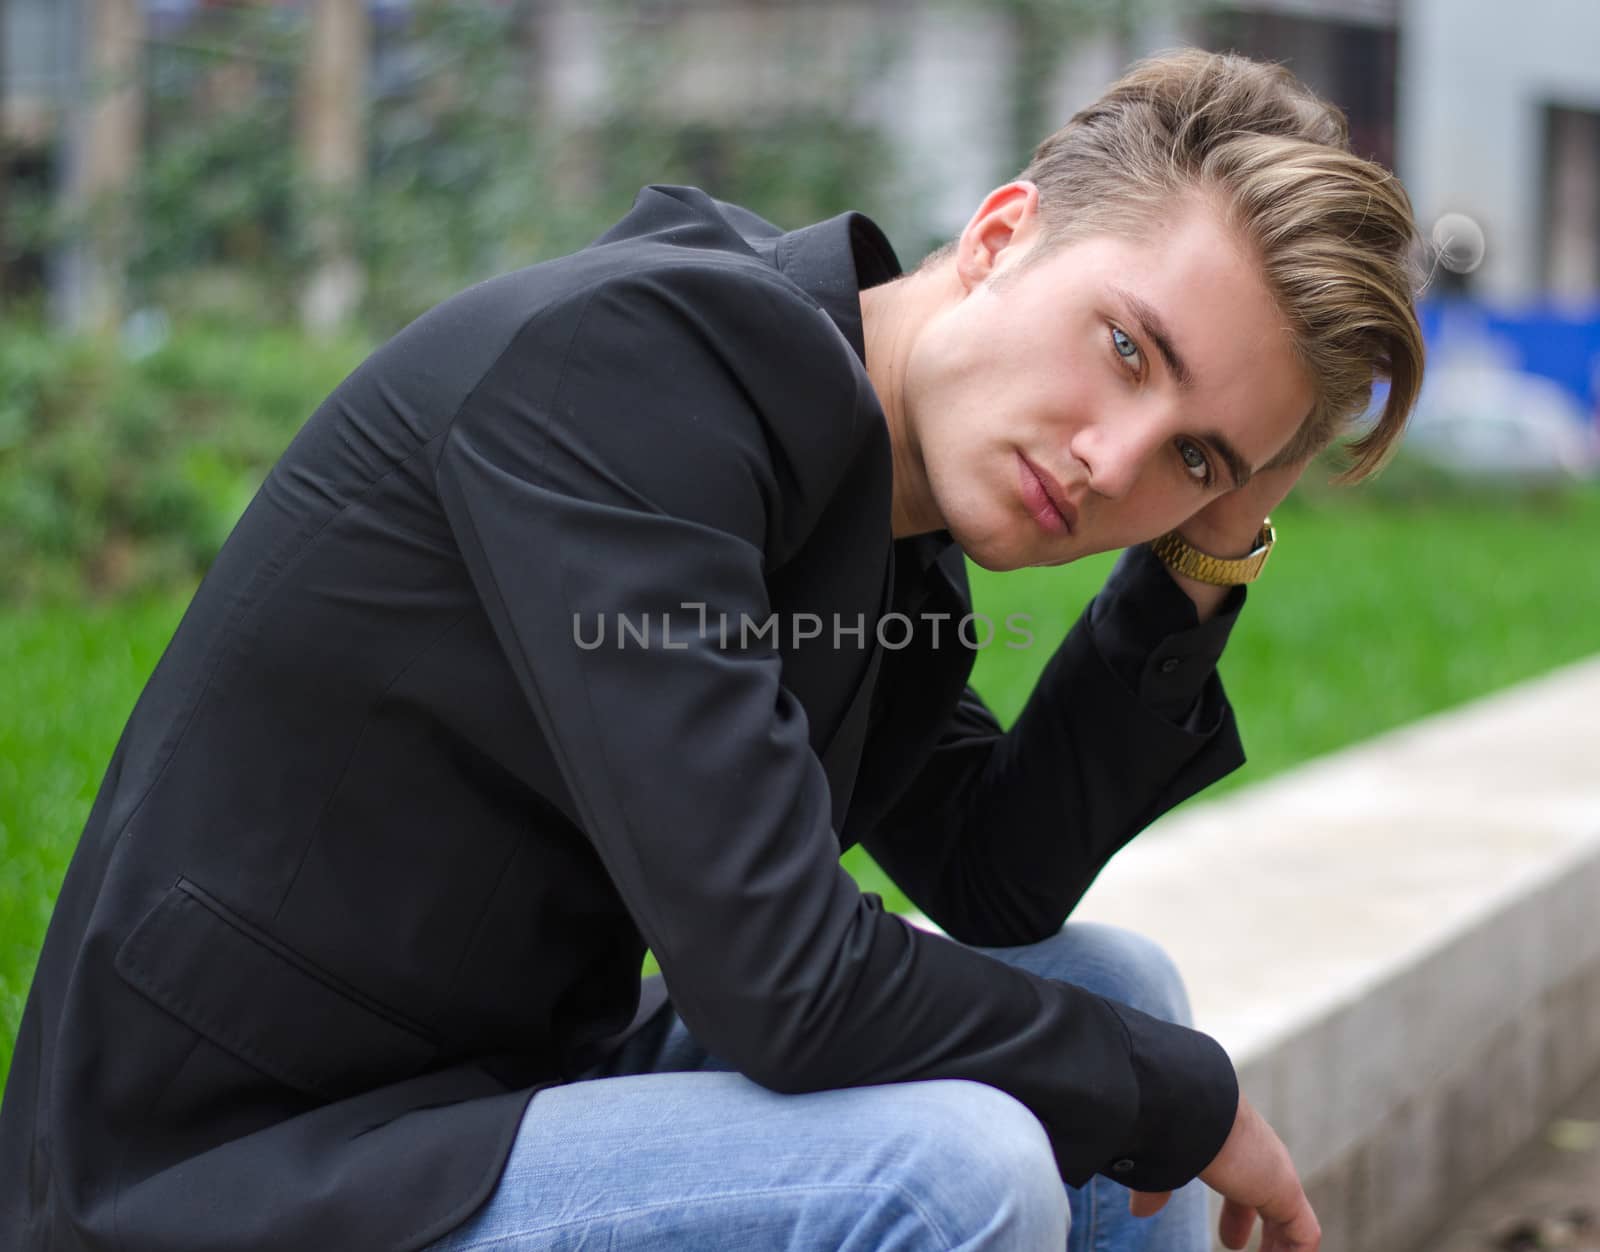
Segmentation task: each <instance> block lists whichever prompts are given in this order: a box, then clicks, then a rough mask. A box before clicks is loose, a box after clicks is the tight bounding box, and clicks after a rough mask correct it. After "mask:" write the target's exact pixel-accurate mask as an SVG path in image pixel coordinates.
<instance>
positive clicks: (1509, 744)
mask: <svg viewBox="0 0 1600 1252" xmlns="http://www.w3.org/2000/svg"><path fill="white" fill-rule="evenodd" d="M1441 646H1448V642H1447V641H1441ZM1245 731H1246V734H1248V727H1246V728H1245ZM1597 915H1600V657H1596V658H1594V659H1591V660H1588V661H1585V662H1582V663H1579V664H1577V665H1574V666H1570V667H1568V668H1565V669H1562V670H1559V671H1556V672H1554V673H1551V674H1549V675H1548V676H1546V677H1544V678H1541V679H1538V680H1535V681H1533V682H1529V683H1526V684H1523V685H1521V686H1518V687H1516V688H1513V689H1510V690H1507V691H1504V692H1502V693H1499V694H1497V695H1494V696H1491V697H1489V698H1487V699H1483V700H1480V701H1477V702H1475V703H1473V704H1471V705H1468V706H1464V707H1462V708H1459V709H1456V710H1453V711H1451V712H1448V713H1445V714H1441V715H1439V716H1436V717H1432V718H1429V719H1427V720H1425V721H1422V722H1419V723H1415V724H1413V725H1410V726H1407V727H1405V728H1403V729H1401V730H1398V731H1395V732H1393V733H1390V734H1386V735H1384V736H1382V737H1380V738H1377V739H1374V740H1371V741H1368V742H1366V743H1363V744H1361V745H1359V746H1356V747H1353V748H1350V749H1348V750H1345V751H1341V752H1339V753H1337V754H1334V755H1331V756H1328V757H1325V758H1322V759H1319V760H1317V761H1315V762H1312V763H1310V764H1307V765H1305V766H1303V767H1301V768H1298V769H1296V770H1294V771H1292V772H1289V773H1286V774H1283V775H1280V776H1278V777H1276V778H1274V779H1272V780H1270V781H1268V782H1265V783H1262V784H1260V785H1258V786H1255V787H1252V788H1249V789H1247V790H1245V791H1241V792H1237V793H1234V794H1231V795H1228V796H1225V797H1222V798H1220V799H1218V800H1216V801H1212V802H1202V803H1197V804H1193V805H1190V806H1188V807H1186V808H1185V809H1184V810H1183V811H1181V812H1179V813H1177V814H1173V815H1170V816H1169V817H1168V818H1165V819H1163V820H1162V821H1161V822H1159V823H1157V824H1156V825H1155V826H1153V827H1152V828H1151V829H1150V830H1149V831H1148V832H1146V833H1145V834H1144V835H1141V836H1140V837H1139V839H1137V840H1136V841H1135V842H1134V843H1133V844H1132V845H1130V846H1129V847H1128V848H1126V849H1125V850H1124V851H1123V852H1121V853H1120V854H1119V855H1118V856H1117V857H1116V859H1115V860H1114V861H1113V862H1112V864H1111V865H1110V866H1108V867H1107V869H1106V871H1105V872H1104V873H1103V874H1102V875H1101V877H1100V879H1099V881H1098V882H1096V884H1095V885H1094V887H1093V889H1092V890H1091V891H1090V893H1089V895H1088V896H1087V897H1086V899H1085V900H1084V902H1083V904H1082V905H1081V906H1080V908H1079V910H1078V911H1077V912H1076V913H1075V914H1074V917H1079V918H1086V919H1093V920H1098V921H1106V922H1113V923H1116V924H1117V925H1121V926H1126V927H1129V928H1131V929H1134V930H1137V931H1140V932H1142V933H1144V934H1147V935H1149V936H1151V937H1152V938H1154V939H1156V940H1158V941H1159V942H1160V943H1162V944H1163V945H1164V946H1165V947H1166V949H1167V950H1168V951H1169V952H1170V953H1172V955H1173V956H1174V958H1175V959H1176V960H1177V962H1178V964H1179V966H1180V968H1181V969H1182V970H1183V972H1184V975H1185V977H1186V979H1187V980H1188V984H1189V988H1190V993H1191V997H1192V1000H1193V1003H1194V1007H1195V1013H1196V1019H1197V1022H1198V1024H1199V1025H1200V1027H1201V1028H1202V1029H1204V1030H1207V1031H1208V1032H1209V1033H1211V1034H1213V1035H1214V1036H1216V1037H1217V1038H1218V1039H1219V1040H1220V1041H1221V1042H1222V1044H1223V1045H1224V1046H1225V1047H1226V1048H1227V1049H1228V1051H1229V1053H1230V1055H1231V1056H1232V1057H1233V1058H1234V1060H1235V1063H1236V1064H1237V1065H1238V1067H1239V1070H1240V1078H1241V1082H1242V1084H1243V1086H1244V1089H1245V1091H1246V1092H1247V1093H1248V1094H1249V1096H1250V1098H1251V1100H1252V1101H1253V1102H1254V1103H1255V1104H1256V1105H1257V1106H1258V1107H1259V1108H1260V1109H1261V1110H1262V1112H1263V1113H1264V1114H1265V1115H1266V1117H1267V1118H1268V1120H1269V1121H1271V1123H1272V1124H1273V1126H1274V1127H1276V1128H1277V1130H1278V1132H1279V1133H1280V1134H1281V1135H1282V1136H1283V1138H1284V1140H1285V1142H1286V1143H1287V1144H1288V1146H1289V1149H1290V1151H1291V1152H1292V1154H1293V1155H1294V1159H1295V1162H1296V1164H1297V1165H1298V1167H1299V1168H1300V1171H1301V1175H1302V1177H1304V1178H1305V1179H1306V1181H1307V1185H1308V1190H1309V1191H1310V1194H1311V1197H1312V1201H1313V1203H1314V1205H1315V1207H1316V1209H1317V1213H1318V1216H1319V1218H1320V1219H1321V1221H1322V1224H1323V1228H1324V1231H1325V1240H1324V1243H1323V1250H1324V1252H1397V1250H1399V1249H1404V1248H1406V1247H1409V1246H1412V1245H1414V1244H1415V1243H1416V1242H1417V1240H1418V1239H1420V1238H1421V1237H1422V1236H1423V1235H1424V1234H1425V1233H1426V1232H1428V1231H1429V1230H1432V1229H1434V1228H1436V1227H1437V1226H1438V1224H1439V1223H1440V1222H1441V1221H1442V1220H1443V1219H1444V1218H1445V1216H1446V1214H1447V1212H1448V1211H1449V1208H1450V1206H1451V1205H1452V1204H1453V1203H1454V1202H1455V1201H1456V1200H1457V1199H1458V1198H1459V1197H1461V1196H1463V1195H1465V1194H1466V1193H1468V1192H1469V1191H1470V1190H1471V1189H1472V1188H1473V1187H1474V1186H1475V1185H1476V1184H1477V1183H1478V1182H1479V1181H1480V1180H1481V1179H1483V1178H1484V1177H1486V1176H1487V1175H1488V1174H1489V1173H1490V1171H1492V1170H1493V1169H1495V1167H1497V1166H1499V1165H1500V1164H1501V1163H1502V1162H1504V1161H1505V1160H1507V1159H1508V1158H1509V1157H1510V1156H1512V1155H1513V1154H1514V1153H1515V1151H1516V1150H1517V1149H1518V1147H1519V1146H1521V1145H1522V1144H1523V1143H1524V1142H1525V1141H1527V1140H1528V1139H1530V1138H1531V1137H1532V1136H1533V1135H1534V1134H1535V1133H1536V1132H1537V1131H1538V1130H1539V1128H1540V1127H1542V1126H1544V1125H1545V1124H1546V1122H1547V1120H1548V1119H1549V1117H1550V1116H1551V1115H1552V1114H1553V1113H1554V1112H1555V1111H1556V1110H1557V1109H1558V1108H1559V1107H1560V1105H1561V1103H1562V1102H1563V1100H1565V1099H1567V1098H1568V1097H1570V1096H1571V1095H1572V1094H1573V1093H1574V1092H1575V1091H1577V1090H1578V1089H1579V1087H1580V1086H1581V1085H1582V1084H1583V1082H1584V1080H1585V1079H1586V1078H1588V1077H1589V1076H1590V1075H1591V1074H1592V1073H1593V1072H1594V1070H1595V1069H1596V1067H1597V1066H1600V916H1597Z"/></svg>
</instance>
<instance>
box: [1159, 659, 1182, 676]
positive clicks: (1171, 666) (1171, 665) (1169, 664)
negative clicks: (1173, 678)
mask: <svg viewBox="0 0 1600 1252" xmlns="http://www.w3.org/2000/svg"><path fill="white" fill-rule="evenodd" d="M1182 664H1183V662H1182V661H1180V660H1179V659H1178V658H1177V657H1175V656H1169V657H1168V658H1167V659H1166V660H1165V661H1163V662H1161V672H1162V673H1163V674H1170V673H1172V672H1173V670H1175V669H1177V668H1178V666H1180V665H1182Z"/></svg>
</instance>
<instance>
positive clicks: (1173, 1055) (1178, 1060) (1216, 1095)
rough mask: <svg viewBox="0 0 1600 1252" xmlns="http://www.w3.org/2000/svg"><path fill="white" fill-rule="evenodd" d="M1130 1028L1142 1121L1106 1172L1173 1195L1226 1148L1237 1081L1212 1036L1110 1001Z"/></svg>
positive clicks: (1142, 1188) (1141, 1188) (1131, 1183)
mask: <svg viewBox="0 0 1600 1252" xmlns="http://www.w3.org/2000/svg"><path fill="white" fill-rule="evenodd" d="M1107 1003H1109V1004H1110V1005H1111V1008H1112V1010H1113V1011H1114V1012H1115V1013H1116V1014H1117V1016H1118V1017H1120V1018H1121V1019H1122V1024H1123V1026H1125V1027H1126V1028H1127V1031H1128V1038H1129V1048H1130V1054H1131V1056H1132V1060H1133V1072H1134V1076H1135V1078H1136V1079H1137V1081H1138V1084H1139V1116H1138V1118H1137V1119H1136V1120H1135V1122H1134V1125H1133V1130H1132V1131H1131V1132H1130V1133H1129V1136H1128V1139H1127V1142H1125V1143H1124V1144H1123V1145H1122V1148H1121V1150H1120V1151H1119V1152H1118V1153H1117V1155H1116V1156H1115V1158H1113V1160H1112V1161H1111V1162H1110V1163H1108V1164H1107V1165H1106V1166H1105V1168H1103V1169H1102V1170H1101V1171H1100V1172H1101V1173H1102V1174H1104V1175H1105V1176H1106V1177H1108V1178H1111V1179H1113V1180H1114V1181H1116V1182H1120V1183H1121V1184H1122V1185H1123V1186H1125V1187H1132V1188H1134V1189H1135V1190H1137V1191H1172V1190H1174V1189H1176V1188H1178V1187H1181V1186H1183V1185H1184V1184H1185V1183H1186V1182H1189V1181H1190V1180H1191V1179H1193V1178H1194V1177H1195V1176H1196V1175H1198V1174H1199V1173H1200V1171H1201V1170H1203V1169H1205V1168H1206V1166H1208V1165H1210V1164H1211V1162H1212V1161H1214V1160H1215V1159H1216V1157H1217V1153H1218V1152H1220V1151H1222V1145H1223V1144H1224V1143H1226V1142H1227V1139H1228V1135H1229V1134H1230V1133H1231V1132H1232V1130H1233V1123H1234V1119H1235V1117H1236V1116H1237V1115H1238V1111H1239V1079H1238V1076H1237V1075H1236V1074H1235V1073H1234V1071H1233V1062H1232V1061H1231V1060H1229V1059H1228V1054H1227V1053H1226V1052H1224V1051H1223V1050H1222V1045H1221V1044H1220V1043H1218V1042H1217V1041H1216V1040H1215V1039H1213V1038H1211V1036H1210V1035H1204V1034H1201V1033H1200V1032H1199V1031H1198V1030H1190V1029H1189V1028H1188V1027H1186V1026H1175V1025H1173V1024H1172V1023H1171V1022H1164V1021H1162V1020H1160V1019H1159V1018H1156V1017H1151V1016H1150V1015H1149V1014H1147V1013H1141V1012H1139V1010H1137V1009H1134V1008H1129V1007H1128V1006H1127V1005H1125V1004H1118V1003H1116V1002H1114V1001H1107Z"/></svg>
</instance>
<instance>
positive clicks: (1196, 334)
mask: <svg viewBox="0 0 1600 1252" xmlns="http://www.w3.org/2000/svg"><path fill="white" fill-rule="evenodd" d="M1021 186H1023V187H1026V186H1027V185H1026V184H1021ZM1000 195H1001V193H996V194H995V196H991V197H990V200H989V201H986V202H985V205H986V208H987V207H988V206H990V205H992V204H995V203H996V197H997V196H1000ZM1034 203H1036V202H1035V201H1034V200H1032V198H1031V197H1029V196H1027V195H1026V194H1024V198H1023V203H1021V205H1020V207H1019V206H1018V205H1016V204H1010V203H1009V202H1007V201H1005V200H1004V199H1002V200H1001V201H1000V202H999V208H998V209H997V220H996V222H995V223H992V224H990V225H989V226H983V224H982V218H983V211H982V210H980V214H979V217H978V218H976V219H974V225H973V226H969V227H968V232H967V235H964V236H963V247H962V249H961V251H960V252H959V253H958V259H957V273H958V274H959V275H962V277H961V279H960V286H959V288H957V291H958V296H957V298H955V299H952V300H951V301H949V302H948V303H947V304H945V305H944V306H943V307H942V308H941V309H940V310H939V311H938V312H936V313H935V314H934V315H933V316H932V317H930V319H929V321H928V322H927V323H926V324H925V326H924V327H923V329H922V333H921V334H920V335H919V336H918V337H917V341H916V343H915V344H914V345H913V346H912V347H911V349H910V351H909V354H908V356H907V361H906V374H905V379H904V393H903V395H904V398H903V404H904V411H905V421H906V425H907V429H908V434H909V436H910V438H911V440H912V443H913V446H914V447H915V448H916V449H917V450H918V452H919V454H920V460H921V465H922V469H923V471H924V474H925V476H926V480H927V485H928V491H929V495H930V496H931V502H932V504H933V506H934V507H935V509H936V510H937V512H938V513H939V515H940V516H941V517H942V519H943V521H944V524H945V525H946V527H947V528H948V529H949V530H950V532H951V534H952V535H953V536H954V538H955V540H956V542H957V543H959V544H960V545H961V547H962V548H963V549H964V550H965V551H966V552H967V554H968V555H969V556H971V557H972V559H973V560H974V561H976V562H977V563H978V564H979V565H982V566H984V567H985V568H988V569H1015V568H1018V567H1020V566H1024V565H1052V564H1060V563H1062V562H1064V561H1069V560H1074V559H1076V558H1078V557H1081V556H1085V555H1087V554H1089V553H1092V552H1101V551H1105V550H1108V549H1112V548H1120V547H1126V546H1128V545H1129V544H1134V543H1141V542H1144V541H1146V540H1149V539H1152V538H1154V537H1155V536H1157V535H1159V534H1162V533H1163V532H1165V531H1167V530H1170V529H1172V528H1173V527H1174V526H1177V525H1179V524H1180V523H1181V522H1183V521H1184V520H1185V519H1187V518H1189V517H1190V516H1192V515H1193V514H1194V513H1196V512H1198V511H1199V510H1200V509H1201V508H1202V507H1204V506H1205V505H1206V504H1207V503H1208V502H1210V501H1211V500H1214V499H1215V498H1216V497H1217V496H1219V495H1221V494H1222V493H1224V492H1226V491H1229V490H1231V489H1233V488H1234V487H1235V486H1237V485H1238V484H1239V483H1240V482H1241V481H1242V480H1243V479H1245V478H1248V476H1249V474H1250V472H1251V471H1253V470H1255V469H1259V468H1261V467H1262V466H1263V465H1265V464H1266V463H1267V462H1268V461H1270V460H1271V459H1272V457H1273V456H1274V455H1275V454H1276V453H1277V452H1279V451H1280V450H1281V449H1282V448H1283V447H1284V446H1285V445H1286V444H1287V443H1288V441H1289V439H1290V438H1291V436H1292V435H1293V434H1294V433H1295V431H1296V430H1297V429H1298V428H1299V426H1300V423H1301V421H1302V420H1303V419H1304V418H1305V416H1306V414H1307V413H1308V412H1309V411H1310V408H1311V403H1312V391H1311V388H1310V385H1309V383H1308V382H1307V380H1306V378H1305V376H1304V373H1303V370H1302V369H1301V367H1300V365H1299V363H1298V362H1297V360H1296V359H1295V357H1294V355H1293V352H1292V350H1291V347H1290V343H1289V338H1288V335H1287V332H1286V331H1285V330H1284V328H1283V325H1282V320H1281V318H1280V315H1279V313H1278V311H1277V308H1276V306H1275V304H1274V302H1273V300H1272V298H1271V296H1270V295H1269V294H1268V292H1267V289H1266V287H1265V285H1264V283H1263V282H1262V280H1261V278H1260V277H1259V276H1258V274H1257V272H1256V267H1255V265H1254V263H1253V262H1252V261H1251V260H1249V259H1248V258H1247V257H1246V256H1245V255H1243V253H1242V252H1241V250H1240V249H1239V248H1238V247H1237V245H1236V244H1235V242H1234V239H1233V237H1232V236H1231V234H1230V233H1229V231H1228V230H1227V228H1226V227H1225V226H1224V225H1223V224H1222V222H1221V220H1220V218H1219V216H1218V214H1217V212H1216V210H1215V208H1214V207H1213V206H1211V205H1210V204H1208V203H1206V202H1203V201H1200V200H1198V199H1197V200H1194V201H1190V202H1187V203H1184V204H1182V205H1180V206H1178V209H1177V211H1176V212H1175V213H1174V215H1173V216H1172V218H1171V219H1170V220H1169V221H1168V222H1166V223H1165V224H1164V225H1162V226H1160V227H1159V228H1156V229H1153V230H1150V231H1147V232H1145V233H1144V235H1143V236H1142V237H1134V236H1132V235H1128V236H1122V235H1096V236H1092V237H1089V238H1085V239H1082V240H1079V241H1076V242H1072V243H1068V244H1064V245H1061V246H1058V247H1057V248H1055V249H1054V250H1053V251H1050V252H1048V253H1046V254H1044V255H1042V256H1039V257H1036V258H1033V259H1032V260H1031V261H1030V263H1029V264H1028V265H1026V266H1024V267H1022V268H1021V269H1018V268H1017V262H1018V261H1019V260H1020V259H1021V258H1022V256H1023V255H1025V254H1026V253H1027V251H1028V250H1029V248H1031V247H1032V246H1033V245H1034V241H1035V240H1036V238H1037V234H1036V226H1030V223H1033V222H1036V220H1037V219H1036V218H1034V217H1033V216H1032V212H1033V208H1032V206H1033V204H1034ZM1008 206H1009V207H1008ZM975 226H977V227H981V229H980V231H979V236H980V243H979V247H978V250H977V252H976V253H973V252H972V251H971V250H970V248H969V247H968V246H967V245H968V244H969V240H968V236H969V235H971V234H972V233H973V230H974V227H975ZM985 231H987V233H984V232H985ZM1008 232H1009V234H1008ZM974 257H976V260H974V259H973V258H974ZM1050 497H1054V499H1055V501H1056V504H1051V502H1050ZM1057 505H1059V506H1060V507H1059V508H1058V507H1057ZM1222 555H1231V554H1222Z"/></svg>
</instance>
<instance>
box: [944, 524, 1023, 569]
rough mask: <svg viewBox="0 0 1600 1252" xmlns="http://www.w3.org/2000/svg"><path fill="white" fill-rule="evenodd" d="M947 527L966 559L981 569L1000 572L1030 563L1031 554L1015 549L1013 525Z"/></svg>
mask: <svg viewBox="0 0 1600 1252" xmlns="http://www.w3.org/2000/svg"><path fill="white" fill-rule="evenodd" d="M948 529H949V531H950V535H951V538H953V539H954V540H955V541H956V544H957V546H959V547H960V549H961V550H962V552H964V553H966V555H967V559H968V560H970V561H971V562H972V563H973V564H974V565H977V566H979V567H980V568H982V569H986V570H990V571H992V572H994V573H997V574H1003V573H1005V572H1007V571H1009V570H1014V569H1022V568H1024V567H1025V566H1027V565H1030V564H1032V563H1033V562H1032V561H1031V560H1030V557H1031V556H1033V555H1034V554H1032V553H1029V552H1026V551H1019V550H1018V546H1017V541H1016V530H1015V528H1010V529H1007V528H1004V527H1001V528H998V529H996V528H994V527H985V528H976V527H966V526H962V525H960V523H959V522H951V523H949V525H948Z"/></svg>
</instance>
